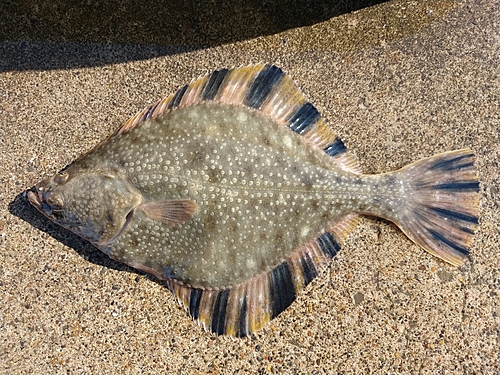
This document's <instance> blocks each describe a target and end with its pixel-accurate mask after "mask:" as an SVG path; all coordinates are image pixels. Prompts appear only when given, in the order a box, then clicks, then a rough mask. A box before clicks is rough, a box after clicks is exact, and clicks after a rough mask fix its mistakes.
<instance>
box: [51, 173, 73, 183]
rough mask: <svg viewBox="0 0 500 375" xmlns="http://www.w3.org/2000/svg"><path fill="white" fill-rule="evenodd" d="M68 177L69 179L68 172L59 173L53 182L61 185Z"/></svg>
mask: <svg viewBox="0 0 500 375" xmlns="http://www.w3.org/2000/svg"><path fill="white" fill-rule="evenodd" d="M68 177H69V173H68V172H65V171H61V172H59V173H57V174H56V175H55V176H54V182H55V183H56V184H63V183H65V182H66V181H67V180H68Z"/></svg>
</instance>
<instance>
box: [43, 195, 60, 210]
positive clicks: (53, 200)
mask: <svg viewBox="0 0 500 375" xmlns="http://www.w3.org/2000/svg"><path fill="white" fill-rule="evenodd" d="M45 202H46V203H47V204H48V205H49V206H50V207H51V208H52V209H58V208H61V207H62V206H63V204H64V203H63V200H62V198H61V197H60V196H59V195H55V194H50V195H49V196H48V197H47V198H46V199H45Z"/></svg>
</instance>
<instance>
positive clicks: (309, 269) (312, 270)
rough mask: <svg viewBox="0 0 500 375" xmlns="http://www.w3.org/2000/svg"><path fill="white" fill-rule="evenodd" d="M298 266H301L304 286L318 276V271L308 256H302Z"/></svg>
mask: <svg viewBox="0 0 500 375" xmlns="http://www.w3.org/2000/svg"><path fill="white" fill-rule="evenodd" d="M300 265H301V266H302V272H303V275H304V286H306V285H308V284H309V283H310V282H311V281H312V280H313V279H314V278H315V277H316V276H318V270H317V269H316V266H315V265H314V263H313V261H312V259H311V257H310V255H309V254H307V253H306V254H304V256H303V257H302V258H300Z"/></svg>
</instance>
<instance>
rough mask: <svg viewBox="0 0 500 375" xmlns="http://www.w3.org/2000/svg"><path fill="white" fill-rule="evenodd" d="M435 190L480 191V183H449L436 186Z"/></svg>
mask: <svg viewBox="0 0 500 375" xmlns="http://www.w3.org/2000/svg"><path fill="white" fill-rule="evenodd" d="M434 188H435V189H437V190H455V191H469V190H470V191H479V182H478V181H460V182H449V183H445V184H439V185H435V186H434Z"/></svg>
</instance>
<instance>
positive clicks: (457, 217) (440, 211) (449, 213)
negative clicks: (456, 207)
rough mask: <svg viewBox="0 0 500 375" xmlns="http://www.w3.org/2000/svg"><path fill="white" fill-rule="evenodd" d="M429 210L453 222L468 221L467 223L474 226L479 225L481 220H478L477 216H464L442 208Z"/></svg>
mask: <svg viewBox="0 0 500 375" xmlns="http://www.w3.org/2000/svg"><path fill="white" fill-rule="evenodd" d="M429 209H430V210H432V211H434V212H436V213H437V214H439V215H441V216H443V217H447V218H449V219H452V220H460V221H466V222H468V223H472V224H479V220H478V218H477V216H472V215H467V214H463V213H461V212H457V211H451V210H447V209H444V208H440V207H429Z"/></svg>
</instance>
